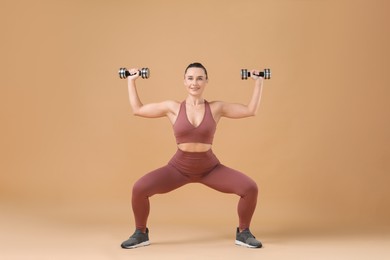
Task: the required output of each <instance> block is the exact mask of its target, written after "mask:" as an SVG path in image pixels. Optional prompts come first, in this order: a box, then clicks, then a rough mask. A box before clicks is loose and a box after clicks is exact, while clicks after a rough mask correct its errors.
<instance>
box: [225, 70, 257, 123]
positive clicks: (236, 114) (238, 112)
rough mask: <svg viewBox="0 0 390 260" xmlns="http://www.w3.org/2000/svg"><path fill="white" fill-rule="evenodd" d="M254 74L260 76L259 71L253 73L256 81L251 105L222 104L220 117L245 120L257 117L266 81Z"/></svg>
mask: <svg viewBox="0 0 390 260" xmlns="http://www.w3.org/2000/svg"><path fill="white" fill-rule="evenodd" d="M254 74H259V71H255V70H252V71H251V75H252V79H253V80H254V81H255V86H254V89H253V93H252V97H251V99H250V101H249V103H248V104H247V105H244V104H236V103H225V102H220V104H219V109H218V110H219V115H220V117H228V118H244V117H249V116H255V115H256V113H257V110H258V109H259V106H260V100H261V93H262V89H263V81H264V79H263V78H262V77H259V76H255V75H254Z"/></svg>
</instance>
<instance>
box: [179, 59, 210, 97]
mask: <svg viewBox="0 0 390 260" xmlns="http://www.w3.org/2000/svg"><path fill="white" fill-rule="evenodd" d="M207 83H208V76H207V70H206V68H205V67H204V66H203V65H202V64H201V63H198V62H196V63H191V64H190V65H188V67H187V68H186V70H185V72H184V86H185V87H186V89H187V91H188V93H189V94H190V95H192V96H197V97H200V96H202V93H203V90H204V89H205V87H206V85H207Z"/></svg>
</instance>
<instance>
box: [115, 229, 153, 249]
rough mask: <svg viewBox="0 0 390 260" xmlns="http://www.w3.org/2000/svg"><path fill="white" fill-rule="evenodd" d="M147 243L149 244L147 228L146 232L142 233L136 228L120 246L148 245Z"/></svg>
mask: <svg viewBox="0 0 390 260" xmlns="http://www.w3.org/2000/svg"><path fill="white" fill-rule="evenodd" d="M148 245H150V242H149V229H146V233H143V232H142V231H141V230H139V229H136V230H135V232H134V234H133V235H131V237H130V238H129V239H127V240H126V241H124V242H123V243H122V244H121V247H122V248H126V249H131V248H137V247H140V246H148Z"/></svg>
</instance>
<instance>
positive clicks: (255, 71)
mask: <svg viewBox="0 0 390 260" xmlns="http://www.w3.org/2000/svg"><path fill="white" fill-rule="evenodd" d="M258 75H260V71H259V70H251V78H252V79H254V80H258V79H263V77H260V76H258Z"/></svg>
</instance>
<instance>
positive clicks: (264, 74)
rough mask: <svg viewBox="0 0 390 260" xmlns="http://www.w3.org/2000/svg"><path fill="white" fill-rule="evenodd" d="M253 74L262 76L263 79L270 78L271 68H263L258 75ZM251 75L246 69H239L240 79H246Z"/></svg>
mask: <svg viewBox="0 0 390 260" xmlns="http://www.w3.org/2000/svg"><path fill="white" fill-rule="evenodd" d="M254 75H255V76H259V77H263V78H264V79H271V69H264V71H260V74H259V75H256V74H254ZM250 77H251V73H250V72H249V71H248V70H247V69H242V70H241V79H248V78H250Z"/></svg>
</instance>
